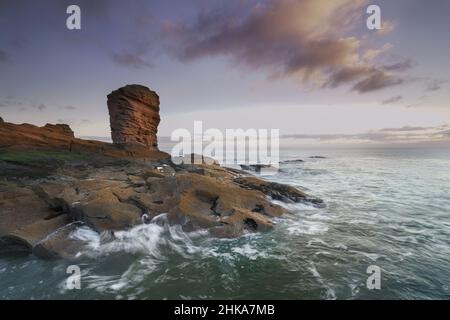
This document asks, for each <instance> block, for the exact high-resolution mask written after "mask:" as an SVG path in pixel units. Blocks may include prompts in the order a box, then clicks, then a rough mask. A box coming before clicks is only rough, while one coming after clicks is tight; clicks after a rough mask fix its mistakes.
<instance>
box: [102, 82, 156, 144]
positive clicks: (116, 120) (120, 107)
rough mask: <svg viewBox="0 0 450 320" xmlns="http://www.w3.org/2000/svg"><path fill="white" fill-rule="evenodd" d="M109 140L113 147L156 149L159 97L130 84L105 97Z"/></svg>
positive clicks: (154, 93) (143, 88)
mask: <svg viewBox="0 0 450 320" xmlns="http://www.w3.org/2000/svg"><path fill="white" fill-rule="evenodd" d="M108 109H109V119H110V124H111V136H112V140H113V142H114V143H116V144H121V143H138V144H141V145H144V146H146V147H149V148H150V149H155V150H157V149H158V140H157V132H158V125H159V122H160V117H159V96H158V95H157V94H156V92H154V91H151V90H150V89H149V88H147V87H144V86H141V85H137V84H133V85H127V86H125V87H122V88H120V89H117V90H115V91H113V92H111V93H110V94H109V95H108Z"/></svg>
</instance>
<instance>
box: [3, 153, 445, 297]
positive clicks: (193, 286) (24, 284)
mask: <svg viewBox="0 0 450 320" xmlns="http://www.w3.org/2000/svg"><path fill="white" fill-rule="evenodd" d="M281 155H282V158H283V159H284V160H288V159H303V160H304V162H300V163H289V164H282V165H281V170H280V171H279V172H278V173H277V174H276V175H271V176H267V177H265V178H266V179H269V180H273V181H277V182H282V183H287V184H291V185H294V186H297V187H299V188H300V189H301V190H304V191H306V192H308V193H310V194H311V195H314V196H318V197H320V198H322V199H323V200H324V201H325V203H326V205H327V206H326V208H314V207H311V206H307V205H297V204H284V203H280V204H281V205H284V206H286V207H287V208H289V209H290V211H291V214H289V215H287V216H285V217H283V218H279V219H277V220H276V223H277V226H276V229H275V230H274V231H272V232H268V233H264V234H246V235H244V236H243V237H241V238H238V239H232V240H229V239H228V240H224V239H211V238H210V237H208V234H207V232H205V231H198V232H194V233H184V232H183V231H182V230H181V228H179V227H177V226H172V227H169V226H167V225H165V224H164V219H165V216H164V215H160V216H158V217H157V218H155V221H153V223H151V224H149V225H143V226H138V227H136V228H134V229H132V230H129V231H127V232H121V233H119V234H118V238H117V239H116V240H114V241H113V242H110V243H102V242H101V241H100V239H99V237H98V236H97V235H96V234H95V233H94V232H92V231H91V230H89V229H87V228H80V229H79V230H77V231H76V232H75V233H74V234H73V235H72V236H73V237H76V238H80V239H85V240H86V241H87V243H88V246H87V247H86V248H85V249H84V252H85V254H86V255H87V256H88V257H89V258H87V259H84V260H82V261H80V262H78V266H79V267H80V269H81V289H80V290H77V289H75V290H69V289H67V286H66V280H67V278H68V276H69V274H67V273H66V271H67V267H68V266H69V265H71V264H73V263H70V262H65V261H43V260H39V259H36V258H34V257H33V256H14V257H11V256H10V257H0V299H17V298H20V299H198V298H200V299H214V298H217V299H449V298H450V151H449V150H432V149H370V150H326V149H321V150H298V149H297V150H287V149H285V150H282V152H281ZM316 155H319V156H325V157H327V158H326V159H311V158H309V156H316ZM370 266H378V267H379V268H380V269H381V278H380V284H381V288H380V289H374V290H369V289H368V288H367V285H366V282H367V279H368V277H369V276H370V275H369V274H368V273H367V269H368V267H370Z"/></svg>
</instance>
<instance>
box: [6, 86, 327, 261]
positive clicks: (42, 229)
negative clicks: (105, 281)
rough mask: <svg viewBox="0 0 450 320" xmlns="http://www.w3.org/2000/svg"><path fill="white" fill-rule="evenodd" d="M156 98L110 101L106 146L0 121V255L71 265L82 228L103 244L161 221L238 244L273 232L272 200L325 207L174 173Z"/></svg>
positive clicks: (230, 178) (254, 181)
mask: <svg viewBox="0 0 450 320" xmlns="http://www.w3.org/2000/svg"><path fill="white" fill-rule="evenodd" d="M156 97H157V95H156V93H154V92H152V91H150V90H149V89H147V88H145V87H143V86H137V85H131V86H126V87H124V88H121V89H119V90H117V91H115V92H113V94H112V95H110V96H109V101H108V107H109V110H110V113H111V112H114V116H112V115H111V130H112V132H113V133H114V134H113V141H114V143H113V144H109V143H104V142H99V141H85V140H81V139H77V138H75V137H74V135H73V132H72V130H71V129H70V128H69V127H68V126H67V125H46V126H44V127H36V126H32V125H29V124H22V125H16V124H11V123H7V122H4V121H3V120H1V121H0V254H11V253H18V252H25V253H33V254H35V255H36V256H38V257H41V258H47V259H48V258H64V259H76V258H77V257H79V256H80V255H79V253H80V250H81V248H82V246H83V245H84V244H83V243H82V241H80V240H76V239H73V238H72V237H71V233H72V232H73V231H74V230H75V229H76V228H78V227H79V226H81V225H85V226H88V227H90V228H92V229H93V230H95V231H96V232H98V233H99V234H100V235H101V237H102V239H104V240H105V241H108V239H109V240H110V239H114V232H116V231H121V230H127V229H130V228H132V227H134V226H137V225H140V224H143V223H149V222H150V221H151V220H152V219H153V218H154V217H156V216H158V215H160V214H162V213H164V214H166V215H167V221H168V223H169V224H172V225H174V224H179V225H181V226H182V228H183V230H184V231H186V232H189V231H194V230H198V229H206V230H208V231H209V233H210V235H211V236H213V237H228V238H229V237H238V236H240V235H242V234H243V233H245V232H264V231H268V230H270V229H272V228H274V223H273V221H272V219H273V218H275V217H279V216H281V215H283V214H285V213H287V211H286V209H285V208H283V207H281V206H279V205H277V204H275V203H274V202H273V201H272V200H280V201H285V202H303V203H309V204H311V205H314V206H323V205H324V204H323V201H322V200H320V199H317V198H314V197H311V196H308V195H307V194H305V193H303V192H301V191H300V190H298V189H296V188H294V187H291V186H286V185H282V184H278V183H273V182H267V181H264V180H261V179H259V178H257V177H256V176H252V175H250V174H249V173H246V172H244V171H240V170H234V169H229V168H224V167H221V166H219V165H218V164H213V165H208V164H206V163H203V164H196V165H193V164H181V165H177V164H174V163H173V162H172V161H171V159H170V156H169V155H168V154H166V153H164V152H161V151H159V150H158V148H157V143H156V141H157V139H156V133H157V126H158V124H159V98H158V99H156ZM112 110H114V111H112ZM117 119H120V121H118V120H117ZM152 119H153V120H152ZM152 121H153V122H152ZM137 123H141V124H142V123H144V124H145V126H146V128H143V130H141V131H139V130H136V128H139V126H136V124H137ZM127 124H130V125H129V126H128V125H127ZM116 140H120V141H116ZM124 141H126V143H124Z"/></svg>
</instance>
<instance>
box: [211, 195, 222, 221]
mask: <svg viewBox="0 0 450 320" xmlns="http://www.w3.org/2000/svg"><path fill="white" fill-rule="evenodd" d="M218 201H219V196H217V197H215V198H214V199H213V201H212V205H211V211H212V213H213V214H214V215H215V216H219V217H220V216H221V215H222V214H221V213H220V212H219V211H217V204H218Z"/></svg>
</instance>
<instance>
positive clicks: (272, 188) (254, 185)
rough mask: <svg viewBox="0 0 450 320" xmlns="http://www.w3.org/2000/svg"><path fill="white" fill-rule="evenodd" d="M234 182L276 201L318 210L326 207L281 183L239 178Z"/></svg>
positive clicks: (321, 202) (253, 178)
mask: <svg viewBox="0 0 450 320" xmlns="http://www.w3.org/2000/svg"><path fill="white" fill-rule="evenodd" d="M234 182H235V183H237V184H239V185H240V186H241V187H243V188H245V189H250V190H259V191H261V192H263V193H264V194H266V195H268V196H269V197H271V198H272V199H274V200H280V201H286V202H302V203H307V204H311V205H313V206H315V207H318V208H323V207H324V206H325V204H324V202H323V200H321V199H318V198H314V197H311V196H309V195H307V194H306V193H304V192H302V191H300V190H298V189H297V188H295V187H293V186H289V185H285V184H281V183H276V182H269V181H265V180H261V179H258V178H256V177H238V178H236V179H234Z"/></svg>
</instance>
